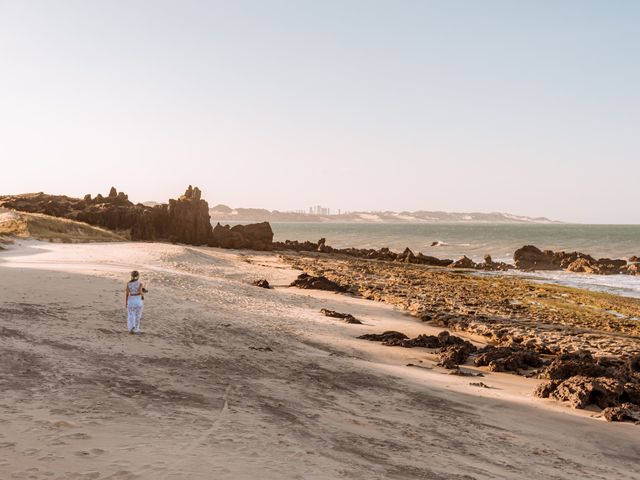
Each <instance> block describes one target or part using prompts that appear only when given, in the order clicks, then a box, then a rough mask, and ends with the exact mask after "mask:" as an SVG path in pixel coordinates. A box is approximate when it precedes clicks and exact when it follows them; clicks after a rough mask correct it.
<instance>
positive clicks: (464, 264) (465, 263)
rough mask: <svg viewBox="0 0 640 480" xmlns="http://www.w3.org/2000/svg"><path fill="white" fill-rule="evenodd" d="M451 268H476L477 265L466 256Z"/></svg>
mask: <svg viewBox="0 0 640 480" xmlns="http://www.w3.org/2000/svg"><path fill="white" fill-rule="evenodd" d="M449 266H450V267H451V268H476V263H475V262H474V261H473V260H471V259H470V258H469V257H467V256H466V255H465V256H463V257H462V258H461V259H459V260H457V261H455V262H454V263H452V264H451V265H449Z"/></svg>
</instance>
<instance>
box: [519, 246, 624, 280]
mask: <svg viewBox="0 0 640 480" xmlns="http://www.w3.org/2000/svg"><path fill="white" fill-rule="evenodd" d="M513 260H514V262H515V264H516V268H519V269H521V270H563V269H564V270H567V271H570V272H577V273H592V274H597V275H613V274H617V273H629V274H636V269H631V270H629V266H627V262H626V260H618V259H610V258H600V259H595V258H593V257H592V256H591V255H587V254H585V253H580V252H570V253H566V252H554V251H552V250H545V251H541V250H540V249H539V248H537V247H534V246H533V245H525V246H524V247H522V248H519V249H518V250H516V251H515V253H514V254H513Z"/></svg>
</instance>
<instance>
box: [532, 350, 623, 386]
mask: <svg viewBox="0 0 640 480" xmlns="http://www.w3.org/2000/svg"><path fill="white" fill-rule="evenodd" d="M610 373H611V372H610V371H609V369H608V367H606V366H603V365H600V364H599V363H597V361H596V360H595V359H594V358H593V356H592V355H591V354H590V353H589V352H578V353H564V354H561V355H558V356H557V357H556V358H555V359H554V360H553V362H551V364H550V365H549V366H548V367H547V368H545V370H544V372H542V374H541V378H547V379H549V380H566V379H568V378H571V377H573V376H575V375H581V376H586V377H601V376H605V375H608V374H610Z"/></svg>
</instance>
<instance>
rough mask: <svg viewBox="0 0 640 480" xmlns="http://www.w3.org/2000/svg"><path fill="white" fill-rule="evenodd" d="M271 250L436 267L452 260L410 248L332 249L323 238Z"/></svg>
mask: <svg viewBox="0 0 640 480" xmlns="http://www.w3.org/2000/svg"><path fill="white" fill-rule="evenodd" d="M273 249H274V250H281V251H286V250H290V251H295V252H321V253H330V254H336V255H346V256H349V257H356V258H363V259H369V260H385V261H389V262H402V263H411V264H415V265H430V266H437V267H446V266H449V265H451V264H452V263H453V260H449V259H440V258H436V257H431V256H429V255H423V254H422V253H421V252H418V253H416V254H414V253H413V251H412V250H411V249H410V248H405V249H404V251H403V252H401V253H396V252H393V251H391V250H390V249H388V248H380V249H378V250H375V249H372V248H333V247H331V246H329V245H327V243H326V239H324V238H321V239H320V240H318V241H317V242H316V243H314V242H310V241H304V242H299V241H297V240H285V241H284V242H273Z"/></svg>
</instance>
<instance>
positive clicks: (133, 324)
mask: <svg viewBox="0 0 640 480" xmlns="http://www.w3.org/2000/svg"><path fill="white" fill-rule="evenodd" d="M143 307H144V304H143V303H142V300H141V299H140V298H139V297H138V298H135V297H134V298H131V297H129V302H128V303H127V328H128V329H129V331H131V330H133V331H135V332H139V331H140V319H141V318H142V309H143Z"/></svg>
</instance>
